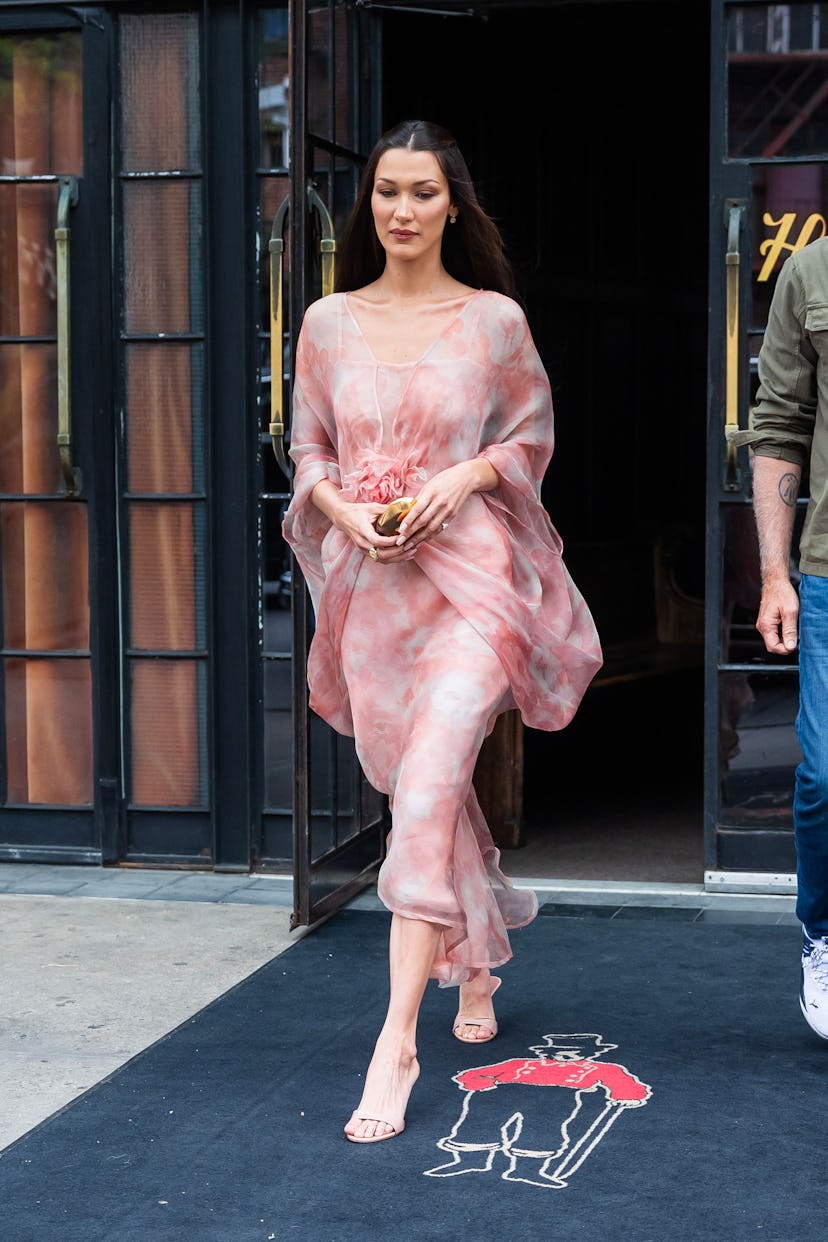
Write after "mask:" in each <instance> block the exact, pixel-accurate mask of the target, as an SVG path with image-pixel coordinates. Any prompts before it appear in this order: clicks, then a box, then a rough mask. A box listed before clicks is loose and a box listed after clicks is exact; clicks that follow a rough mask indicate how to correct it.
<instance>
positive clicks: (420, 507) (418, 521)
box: [388, 457, 500, 559]
mask: <svg viewBox="0 0 828 1242" xmlns="http://www.w3.org/2000/svg"><path fill="white" fill-rule="evenodd" d="M499 481H500V480H499V478H498V474H497V471H496V470H495V468H494V466H492V465H490V464H489V462H488V461H486V459H485V458H483V457H475V458H473V459H472V460H471V461H461V462H458V463H457V465H456V466H449V467H448V468H447V469H446V470H441V471H440V472H439V474H435V475H434V477H433V478H431V479H429V481H428V482H427V483H426V485H425V487H424V488H423V490H422V491H421V492H420V494H419V496H418V497H417V503H416V504H415V505H414V506H413V507H412V508H411V509H410V510H409V512H408V514H407V516H406V517H405V519H404V521H403V522H402V523H401V524H400V529H399V533H398V535H397V544H398V546H399V548H400V551H401V552H402V551H405V552H407V554H408V555H409V556H412V555H413V554H414V550H415V549H416V548H417V547H418V546H419V545H420V544H421V543H423V542H424V541H425V540H426V539H431V538H433V537H434V535H439V534H440V533H441V532H442V531H443V530H445V528H446V527H447V526H448V525H449V523H450V522H451V521H452V519H453V518H455V517H456V516H457V514H458V513H459V511H460V508H461V507H462V505H463V504H464V503H465V501H466V500H468V498H469V496H471V494H472V492H490V491H493V490H494V488H496V487H497V485H498V483H499ZM388 559H390V558H388Z"/></svg>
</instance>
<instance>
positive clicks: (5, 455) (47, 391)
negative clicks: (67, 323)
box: [0, 344, 63, 495]
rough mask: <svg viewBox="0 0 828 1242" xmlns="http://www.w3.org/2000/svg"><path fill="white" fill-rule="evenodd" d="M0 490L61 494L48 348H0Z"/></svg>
mask: <svg viewBox="0 0 828 1242" xmlns="http://www.w3.org/2000/svg"><path fill="white" fill-rule="evenodd" d="M0 444H2V452H0V491H3V492H40V493H41V494H42V495H56V494H58V493H60V492H61V491H62V490H63V485H62V482H61V473H60V458H59V456H58V448H57V354H56V350H55V346H54V345H39V344H34V345H0Z"/></svg>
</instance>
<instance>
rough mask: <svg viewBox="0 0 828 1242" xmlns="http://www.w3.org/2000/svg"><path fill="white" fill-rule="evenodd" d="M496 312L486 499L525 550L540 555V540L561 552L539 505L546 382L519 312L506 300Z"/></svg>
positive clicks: (545, 453) (548, 446)
mask: <svg viewBox="0 0 828 1242" xmlns="http://www.w3.org/2000/svg"><path fill="white" fill-rule="evenodd" d="M501 307H503V308H504V309H503V310H502V311H501V320H502V322H501V325H500V331H499V349H498V356H497V357H496V363H497V372H496V377H495V387H494V394H495V400H494V402H493V406H492V412H491V414H490V416H489V418H488V420H487V422H486V425H485V426H484V428H483V436H482V448H481V452H480V454H479V455H480V456H481V457H484V458H485V459H486V460H487V461H489V462H490V463H491V465H492V466H493V467H494V469H495V470H496V471H497V475H498V478H499V480H500V482H499V485H498V487H497V488H496V489H495V490H494V491H493V492H489V493H487V494H486V499H487V501H488V503H489V504H490V505H491V507H492V508H493V509H496V510H497V511H498V512H499V516H500V517H501V519H502V520H503V521H504V522H505V523H506V525H507V526H508V527H509V528H510V530H511V531H512V533H513V534H514V535H515V537H516V538H518V539H520V540H521V541H522V542H523V543H524V546H526V544H527V542H528V544H529V545H530V546H536V547H537V550H539V551H540V546H539V544H538V540H539V539H540V541H541V543H544V542H546V540H544V538H543V536H544V535H545V536H546V539H547V540H548V539H549V538H551V539H552V542H553V544H554V546H555V548H556V549H557V551H558V552H560V550H561V546H562V545H561V540H560V536H559V535H558V533H557V531H556V530H555V528H554V527H553V525H552V523H551V522H550V520H549V516H548V514H547V513H546V510H545V509H544V508H543V506H542V504H541V501H540V489H541V483H542V481H543V476H544V474H545V472H546V469H547V467H548V465H549V461H550V459H551V457H552V451H553V448H554V421H553V412H552V392H551V388H550V385H549V378H548V376H547V374H546V370H545V368H544V366H543V363H542V361H541V358H540V355H539V354H538V351H537V348H536V347H535V343H534V341H533V339H532V334H531V332H530V330H529V324H528V323H527V321H526V316H525V315H524V314H523V311H522V310H521V309H520V307H519V306H518V305H517V303H510V302H508V300H507V299H505V298H504V299H503V300H502V302H501ZM547 548H548V543H547Z"/></svg>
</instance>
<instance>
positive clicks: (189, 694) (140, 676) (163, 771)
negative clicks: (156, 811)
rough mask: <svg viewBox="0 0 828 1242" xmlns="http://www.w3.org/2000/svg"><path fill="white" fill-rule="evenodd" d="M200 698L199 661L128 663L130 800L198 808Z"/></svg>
mask: <svg viewBox="0 0 828 1242" xmlns="http://www.w3.org/2000/svg"><path fill="white" fill-rule="evenodd" d="M206 699H207V695H206V670H205V668H204V665H203V664H201V663H197V662H196V661H194V660H133V661H132V703H131V714H130V719H131V724H132V753H131V758H132V771H131V791H132V794H131V800H132V802H133V804H137V805H141V806H203V805H204V803H205V802H206V801H207V781H206V767H207V765H206V738H205V729H206V726H205V721H206V717H207V702H206Z"/></svg>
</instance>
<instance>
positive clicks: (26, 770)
mask: <svg viewBox="0 0 828 1242" xmlns="http://www.w3.org/2000/svg"><path fill="white" fill-rule="evenodd" d="M104 44H105V40H104V38H103V31H102V29H101V28H100V26H97V27H91V26H86V27H82V26H81V24H80V22H79V21H78V20H77V18H76V17H74V16H72V15H67V13H65V12H64V13H62V14H58V13H55V14H51V13H49V12H48V11H41V12H40V13H39V14H38V18H37V21H36V23H35V28H34V29H31V28H30V29H26V28H23V29H21V28H20V21H19V19H18V20H17V21H15V19H13V18H12V17H11V16H10V15H8V14H7V15H1V14H0V442H2V446H3V448H2V453H0V579H1V581H2V594H1V595H0V599H1V600H2V663H1V664H0V730H2V733H1V734H0V854H1V855H2V856H5V857H31V858H36V857H39V858H45V859H55V860H61V859H66V860H72V861H82V860H93V859H97V858H100V857H101V856H108V855H110V854H111V853H112V852H113V850H114V849H115V845H116V836H117V814H116V801H115V797H114V796H113V795H114V794H115V791H116V789H117V780H118V753H117V745H113V744H112V739H113V738H117V712H118V691H117V679H113V681H114V684H110V685H109V686H108V687H107V691H106V693H105V694H104V693H102V692H101V690H102V681H101V675H102V673H103V672H104V671H105V670H106V671H109V672H111V671H112V668H113V651H114V646H113V643H112V639H111V637H105V635H107V634H111V633H112V632H114V630H115V625H114V620H115V616H116V600H115V584H114V575H113V573H112V565H113V560H112V546H111V542H110V541H109V540H108V539H107V536H106V534H104V533H102V534H101V537H100V538H98V535H97V515H98V514H100V512H101V510H102V509H104V510H105V509H107V508H110V510H111V503H112V496H111V483H110V491H109V492H108V493H107V489H106V485H105V484H104V485H103V487H102V477H103V476H104V475H105V474H106V461H105V458H106V450H104V453H103V455H102V456H99V457H97V458H93V454H92V451H91V446H92V440H93V437H94V436H95V434H96V422H97V420H98V419H99V418H100V414H101V411H102V410H104V409H105V408H106V391H107V382H108V380H109V372H108V356H109V354H108V350H107V348H106V345H105V344H104V347H103V348H101V342H104V343H105V342H106V341H107V339H108V331H109V325H108V321H107V316H108V306H109V297H108V293H107V290H108V276H109V269H108V255H107V250H106V247H104V249H103V253H101V252H100V250H99V248H98V247H97V245H96V236H97V234H98V230H99V229H101V228H103V230H104V236H106V230H107V218H108V213H107V200H106V171H107V170H106V164H105V161H104V163H103V164H101V161H100V160H98V161H97V163H96V161H95V159H94V157H93V144H98V143H100V142H101V140H102V138H103V137H104V135H105V133H106V125H107V120H106V101H105V100H104V99H102V98H101V97H100V96H99V95H98V96H97V97H96V96H95V95H94V93H93V92H92V91H91V90H90V83H91V82H92V81H93V80H94V78H95V75H96V74H98V75H100V74H101V73H102V70H103V66H104V60H103V57H104V56H105V46H104ZM96 149H97V148H96ZM82 308H83V313H81V310H82ZM93 357H94V358H95V359H96V364H95V366H94V367H93V366H91V365H89V363H90V360H91V359H92V358H93ZM110 443H111V437H110ZM109 465H110V467H111V453H110V458H109ZM102 467H103V473H102ZM109 475H110V478H111V469H110V471H109ZM109 526H110V530H111V523H110V524H109Z"/></svg>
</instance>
